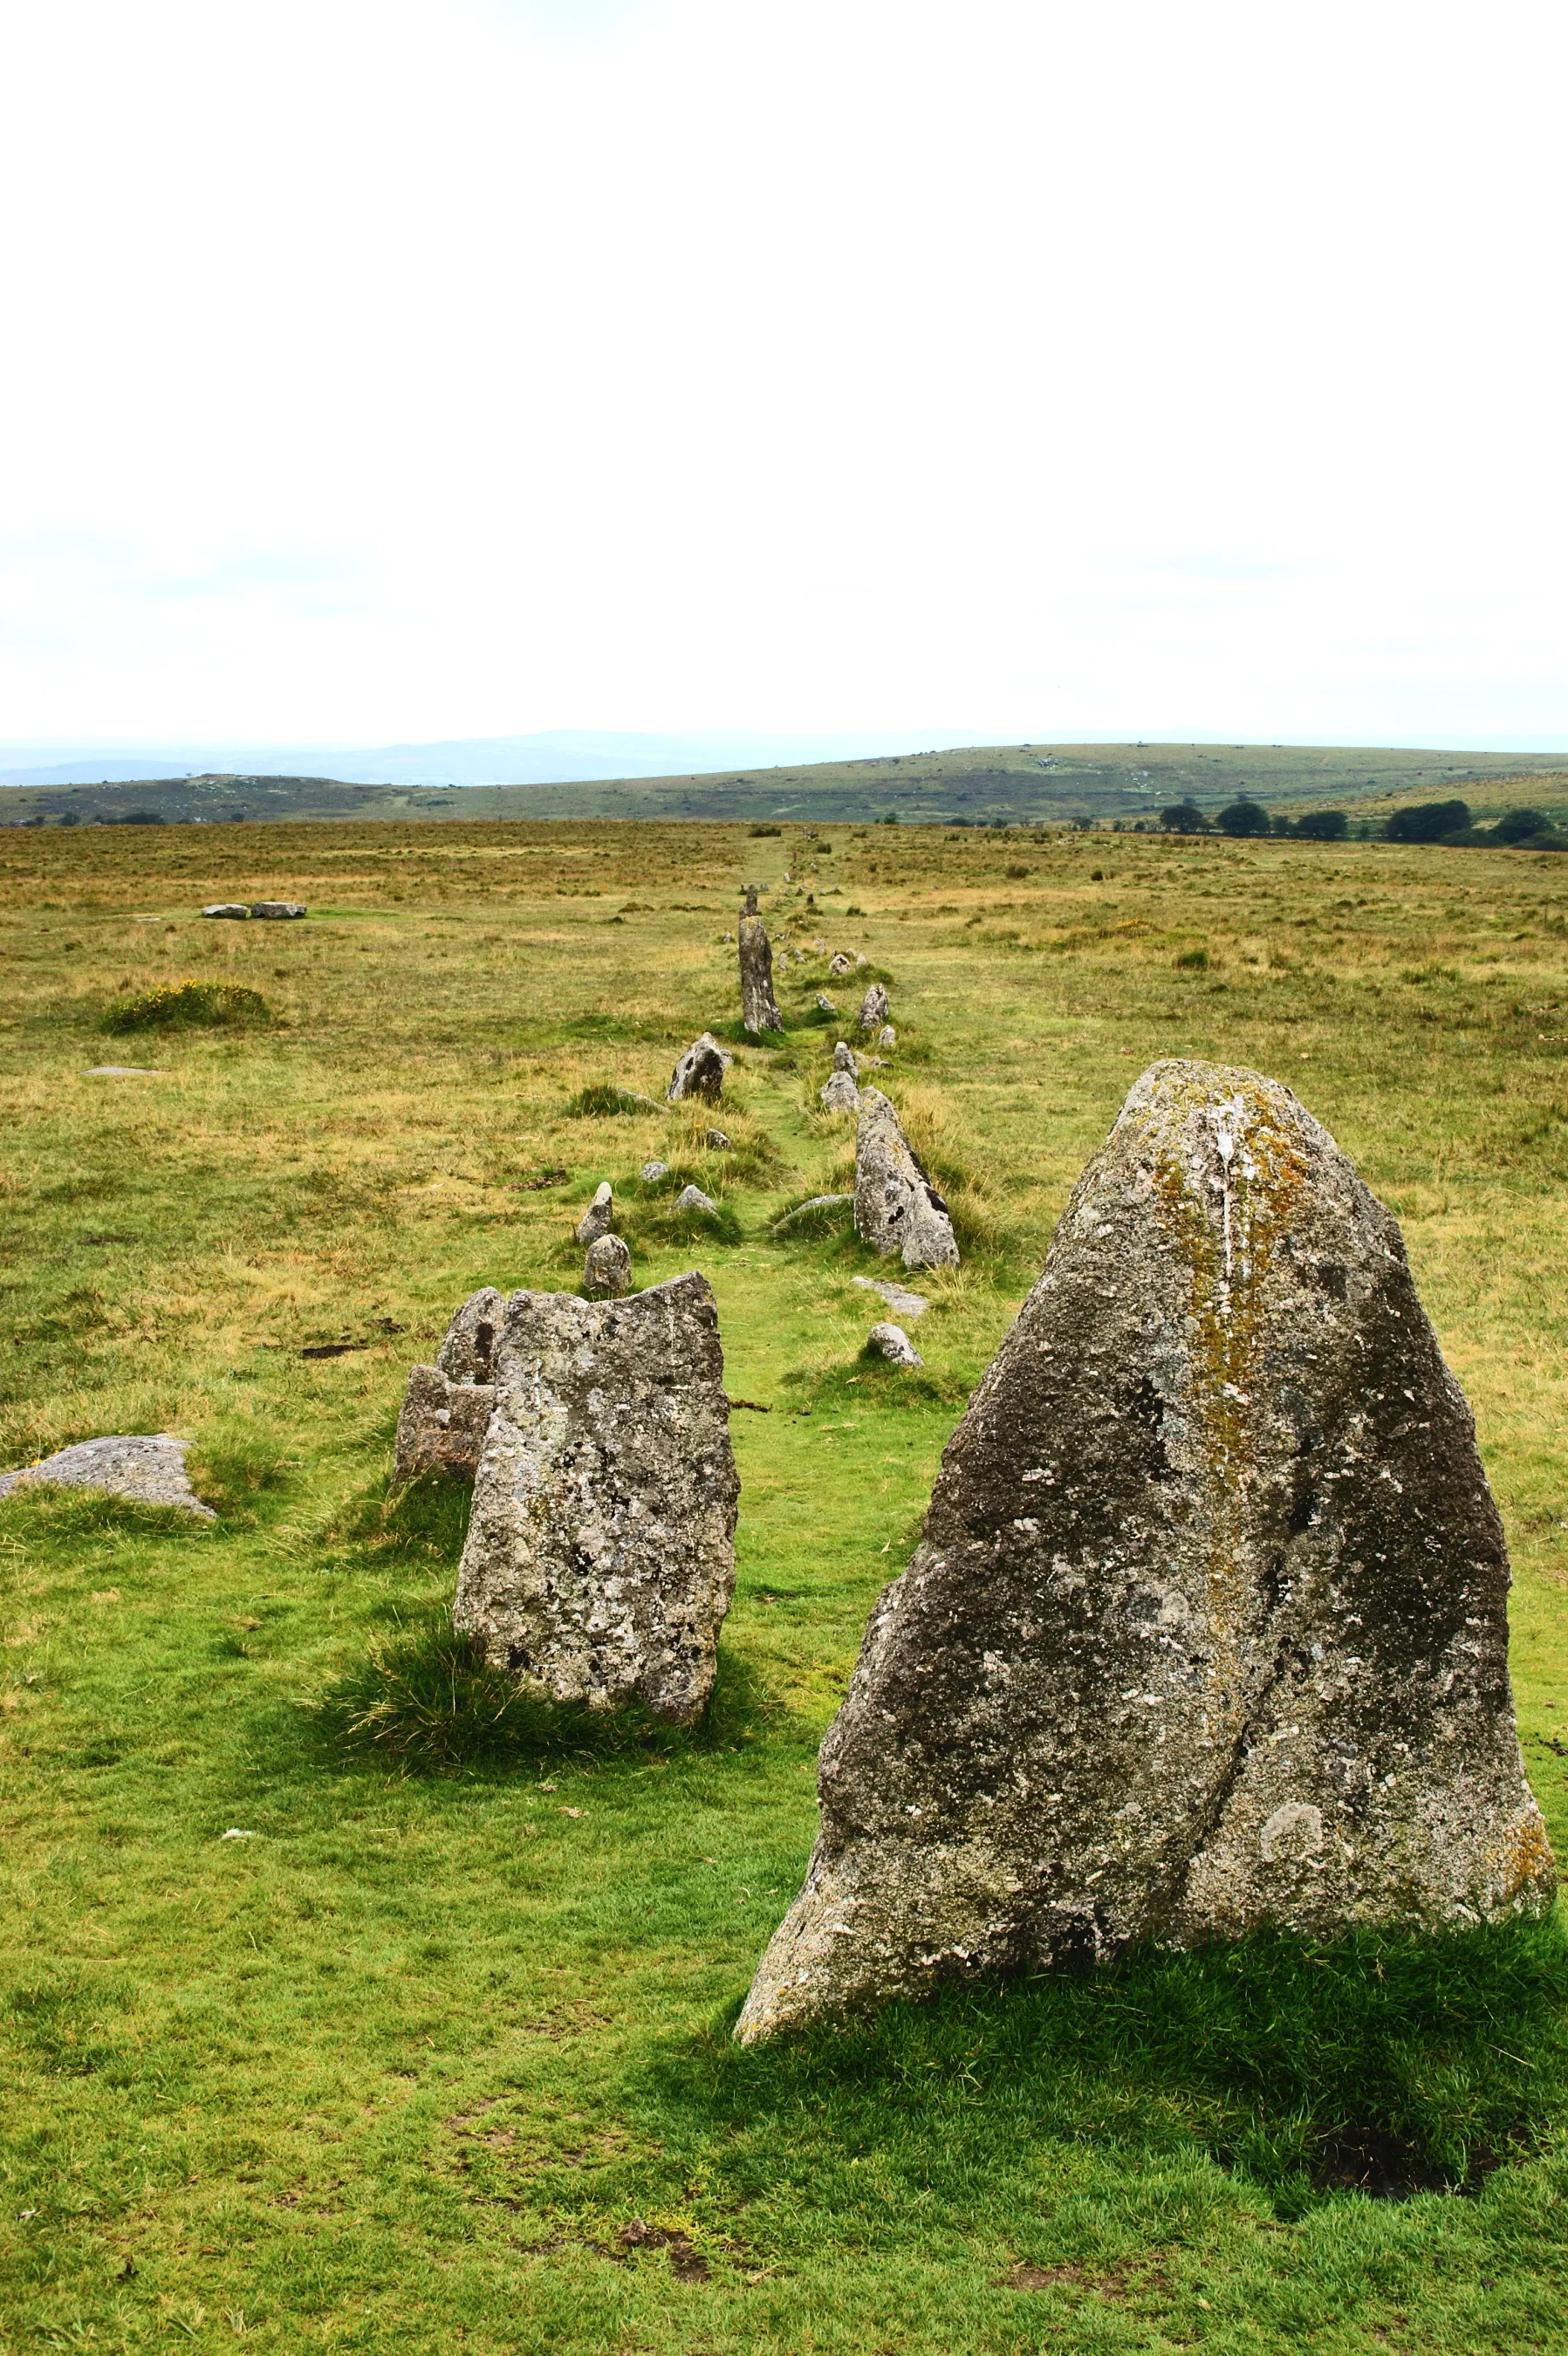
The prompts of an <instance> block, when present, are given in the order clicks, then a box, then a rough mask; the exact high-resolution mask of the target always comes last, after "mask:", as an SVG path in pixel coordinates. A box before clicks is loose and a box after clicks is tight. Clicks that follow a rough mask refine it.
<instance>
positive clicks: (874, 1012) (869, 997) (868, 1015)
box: [860, 981, 887, 1045]
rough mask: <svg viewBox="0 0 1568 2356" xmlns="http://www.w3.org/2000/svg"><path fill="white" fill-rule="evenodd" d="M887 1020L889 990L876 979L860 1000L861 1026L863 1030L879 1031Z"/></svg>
mask: <svg viewBox="0 0 1568 2356" xmlns="http://www.w3.org/2000/svg"><path fill="white" fill-rule="evenodd" d="M886 1020H887V992H886V990H885V989H884V988H883V986H882V984H881V982H879V981H874V982H873V983H872V984H871V986H870V988H869V989H868V990H867V991H866V993H865V997H864V998H863V999H862V1000H861V1001H860V1027H861V1029H862V1030H863V1031H879V1030H880V1029H881V1028H882V1025H883V1024H884V1023H886ZM878 1044H879V1045H880V1044H881V1043H880V1041H879V1042H878Z"/></svg>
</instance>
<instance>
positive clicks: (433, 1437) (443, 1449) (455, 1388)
mask: <svg viewBox="0 0 1568 2356" xmlns="http://www.w3.org/2000/svg"><path fill="white" fill-rule="evenodd" d="M495 1403H496V1394H495V1388H494V1386H493V1385H492V1384H489V1383H474V1382H466V1381H465V1382H454V1381H453V1380H452V1379H451V1377H450V1376H446V1375H444V1374H443V1373H442V1372H441V1369H440V1367H439V1366H411V1367H410V1368H409V1373H408V1382H407V1385H406V1387H405V1388H404V1391H403V1407H402V1409H401V1411H400V1413H399V1416H398V1419H397V1440H396V1442H395V1444H394V1449H393V1454H392V1486H393V1488H394V1489H400V1488H402V1486H403V1483H404V1482H405V1481H413V1480H416V1479H417V1478H418V1476H419V1474H420V1473H422V1472H445V1473H446V1475H447V1477H448V1479H450V1480H456V1481H471V1480H472V1479H473V1478H474V1475H475V1473H476V1472H478V1463H479V1457H480V1454H481V1452H482V1451H483V1449H484V1445H485V1433H486V1432H487V1431H488V1430H489V1421H490V1410H491V1408H493V1407H494V1405H495Z"/></svg>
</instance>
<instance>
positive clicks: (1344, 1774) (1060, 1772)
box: [738, 1062, 1555, 2039]
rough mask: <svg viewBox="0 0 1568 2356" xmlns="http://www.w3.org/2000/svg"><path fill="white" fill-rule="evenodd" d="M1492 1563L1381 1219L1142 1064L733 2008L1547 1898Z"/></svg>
mask: <svg viewBox="0 0 1568 2356" xmlns="http://www.w3.org/2000/svg"><path fill="white" fill-rule="evenodd" d="M1508 1584H1509V1570H1508V1559H1507V1555H1506V1552H1505V1549H1504V1544H1503V1533H1502V1527H1501V1524H1500V1522H1499V1519H1498V1513H1497V1509H1496V1507H1495V1506H1494V1505H1493V1503H1492V1499H1491V1495H1490V1493H1489V1491H1488V1489H1487V1481H1486V1475H1485V1473H1484V1472H1483V1471H1482V1467H1481V1461H1480V1457H1479V1454H1478V1452H1477V1446H1476V1436H1475V1428H1474V1424H1473V1422H1472V1419H1471V1416H1470V1411H1469V1408H1468V1407H1467V1406H1466V1401H1465V1398H1464V1396H1463V1394H1462V1392H1461V1391H1460V1389H1459V1387H1458V1385H1457V1383H1456V1382H1455V1380H1454V1377H1453V1376H1452V1375H1451V1374H1450V1373H1449V1371H1448V1369H1447V1367H1446V1366H1445V1365H1444V1362H1443V1358H1442V1355H1441V1353H1440V1351H1439V1349H1438V1345H1437V1341H1436V1338H1435V1336H1434V1333H1433V1331H1432V1328H1431V1326H1430V1324H1429V1323H1427V1320H1426V1317H1425V1315H1424V1313H1423V1310H1422V1306H1421V1303H1420V1301H1419V1300H1418V1299H1417V1297H1416V1291H1415V1287H1414V1284H1413V1282H1412V1279H1411V1273H1410V1269H1409V1268H1408V1266H1407V1265H1406V1261H1405V1254H1404V1247H1403V1243H1402V1239H1401V1236H1400V1232H1399V1229H1398V1227H1397V1226H1396V1225H1395V1223H1394V1221H1393V1219H1392V1218H1391V1216H1390V1215H1389V1214H1388V1212H1387V1211H1385V1210H1384V1209H1383V1208H1382V1206H1381V1205H1380V1204H1379V1203H1378V1202H1377V1201H1376V1200H1375V1199H1374V1198H1373V1196H1372V1195H1371V1194H1370V1193H1369V1191H1368V1189H1367V1187H1366V1186H1365V1185H1364V1184H1363V1183H1362V1182H1361V1180H1360V1179H1359V1177H1358V1175H1357V1173H1356V1172H1355V1170H1354V1169H1353V1167H1352V1166H1351V1164H1350V1162H1349V1161H1348V1159H1347V1157H1346V1156H1345V1155H1344V1154H1343V1153H1342V1152H1341V1151H1339V1149H1338V1147H1337V1145H1336V1144H1335V1142H1334V1141H1333V1139H1332V1138H1331V1137H1329V1136H1328V1134H1327V1133H1326V1130H1323V1129H1322V1128H1321V1127H1320V1126H1319V1125H1318V1123H1317V1122H1316V1120H1314V1119H1312V1117H1311V1115H1310V1114H1309V1113H1307V1112H1306V1111H1305V1109H1304V1108H1303V1107H1302V1106H1301V1105H1300V1104H1298V1103H1297V1101H1296V1099H1295V1098H1294V1096H1293V1095H1292V1094H1291V1092H1290V1091H1289V1089H1288V1088H1285V1087H1282V1086H1280V1085H1279V1084H1278V1083H1277V1082H1274V1081H1272V1080H1267V1079H1262V1078H1260V1077H1259V1076H1257V1075H1256V1074H1255V1073H1252V1072H1247V1071H1235V1070H1228V1069H1224V1068H1222V1067H1219V1066H1212V1065H1204V1064H1196V1063H1185V1062H1172V1063H1162V1064H1156V1065H1155V1066H1153V1067H1152V1069H1151V1070H1149V1071H1148V1072H1146V1073H1145V1074H1144V1076H1143V1078H1142V1079H1140V1080H1139V1081H1138V1083H1137V1085H1136V1086H1135V1087H1133V1090H1132V1093H1131V1094H1130V1095H1129V1097H1128V1098H1127V1101H1126V1104H1125V1105H1124V1107H1123V1108H1122V1115H1121V1117H1120V1119H1118V1121H1117V1123H1116V1126H1115V1128H1114V1129H1113V1130H1112V1134H1111V1137H1110V1140H1109V1141H1108V1142H1107V1144H1106V1146H1105V1148H1104V1149H1103V1151H1101V1153H1100V1154H1099V1155H1098V1156H1097V1157H1096V1159H1095V1160H1094V1161H1093V1162H1091V1163H1090V1166H1089V1168H1088V1169H1087V1170H1086V1171H1085V1172H1084V1173H1083V1175H1082V1177H1081V1178H1080V1179H1079V1183H1078V1185H1077V1187H1076V1189H1075V1190H1074V1193H1073V1194H1072V1197H1071V1199H1070V1201H1069V1205H1068V1207H1067V1209H1066V1211H1065V1212H1064V1214H1063V1215H1062V1219H1061V1222H1060V1225H1059V1226H1058V1229H1057V1233H1056V1237H1055V1240H1054V1241H1053V1243H1052V1245H1051V1248H1050V1252H1049V1255H1048V1257H1047V1261H1046V1265H1045V1269H1044V1271H1043V1273H1042V1275H1041V1277H1040V1279H1039V1281H1038V1282H1037V1283H1036V1286H1035V1289H1034V1290H1033V1291H1032V1292H1031V1294H1030V1295H1029V1298H1028V1300H1027V1301H1026V1302H1025V1304H1024V1307H1023V1309H1022V1311H1021V1312H1020V1313H1019V1316H1018V1318H1017V1321H1016V1323H1015V1324H1014V1326H1013V1328H1012V1330H1011V1332H1010V1333H1008V1334H1007V1336H1006V1338H1005V1340H1004V1342H1003V1344H1002V1346H1001V1348H1000V1350H999V1351H998V1352H997V1355H996V1356H995V1358H994V1359H993V1362H992V1365H991V1366H990V1368H989V1369H988V1371H987V1373H986V1375H985V1376H984V1378H983V1381H982V1382H981V1384H980V1387H979V1388H978V1389H977V1391H976V1392H975V1394H974V1397H973V1399H972V1402H971V1404H970V1407H969V1408H968V1411H967V1412H966V1414H965V1415H964V1417H963V1419H962V1421H961V1423H960V1425H959V1427H958V1429H957V1430H956V1431H955V1433H954V1435H953V1437H952V1440H950V1443H949V1445H948V1448H947V1451H946V1453H945V1456H944V1458H943V1462H942V1468H941V1472H940V1476H939V1478H938V1482H937V1485H936V1490H935V1494H933V1496H932V1499H931V1503H930V1507H929V1513H928V1515H927V1519H926V1526H925V1533H924V1536H923V1537H922V1539H921V1542H920V1544H919V1546H918V1548H917V1550H916V1552H915V1555H914V1557H913V1558H912V1560H911V1561H910V1563H909V1566H908V1569H907V1570H906V1571H905V1573H904V1575H903V1577H902V1578H901V1579H899V1580H895V1582H894V1583H893V1585H892V1586H890V1587H889V1588H888V1589H887V1590H886V1591H885V1593H884V1594H883V1596H882V1597H881V1599H880V1601H879V1602H878V1603H877V1605H876V1607H875V1611H874V1612H873V1614H872V1617H871V1622H870V1625H869V1627H868V1629H867V1632H866V1635H865V1644H864V1646H863V1649H862V1652H861V1655H860V1660H859V1663H858V1665H857V1666H856V1668H855V1672H854V1678H853V1680H852V1683H851V1686H850V1689H849V1693H848V1696H847V1697H846V1699H845V1701H844V1704H843V1708H842V1709H841V1710H840V1712H839V1715H838V1717H837V1719H835V1721H834V1723H833V1725H832V1728H831V1729H830V1730H829V1732H828V1735H827V1739H826V1740H825V1741H824V1743H823V1745H822V1759H821V1771H820V1790H821V1799H822V1834H821V1838H820V1840H819V1842H818V1845H817V1848H816V1851H815V1854H814V1856H813V1857H812V1859H811V1868H810V1871H809V1873H808V1876H807V1879H806V1884H805V1887H804V1889H803V1890H802V1891H801V1893H800V1897H799V1898H798V1899H797V1901H796V1902H795V1904H794V1906H793V1907H792V1908H791V1909H790V1912H789V1914H788V1916H787V1917H786V1919H785V1921H784V1922H783V1923H782V1924H781V1926H780V1927H779V1931H778V1933H776V1935H775V1937H774V1939H773V1942H772V1944H771V1945H770V1946H769V1948H768V1953H767V1954H766V1956H765V1957H764V1959H763V1962H762V1965H761V1968H760V1969H759V1971H758V1972H757V1978H756V1981H755V1983H754V1985H753V1987H752V1989H751V1993H750V1995H749V1997H748V1998H747V2000H746V2008H745V2010H744V2012H743V2013H742V2015H741V2019H740V2023H739V2029H738V2033H739V2034H740V2035H741V2036H742V2037H743V2038H746V2039H753V2038H757V2037H761V2036H766V2035H768V2034H769V2033H770V2032H772V2031H774V2030H776V2029H780V2028H783V2027H785V2026H786V2025H788V2024H789V2023H792V2022H798V2021H803V2020H805V2019H808V2018H810V2017H811V2016H813V2015H819V2014H823V2013H831V2012H835V2011H839V2010H843V2009H845V2008H852V2007H856V2006H861V2005H865V2004H867V2003H871V2002H874V2001H875V2000H877V1999H879V1998H883V1997H890V1996H894V1995H899V1996H914V1995H918V1994H919V1993H920V1992H922V1991H923V1990H925V1989H928V1988H929V1987H931V1986H932V1985H933V1984H934V1983H936V1982H937V1981H939V1980H941V1979H944V1978H949V1977H954V1976H957V1977H963V1976H978V1975H984V1974H1005V1973H1010V1972H1015V1971H1019V1970H1026V1969H1030V1968H1037V1967H1040V1966H1042V1965H1047V1966H1048V1965H1052V1964H1056V1963H1059V1962H1062V1961H1065V1960H1067V1959H1069V1958H1074V1957H1078V1958H1083V1957H1087V1958H1090V1959H1093V1958H1099V1957H1103V1956H1108V1955H1110V1954H1113V1953H1114V1952H1115V1951H1116V1950H1117V1949H1119V1948H1122V1947H1124V1946H1125V1945H1127V1944H1129V1943H1131V1942H1133V1941H1137V1940H1155V1941H1159V1942H1164V1943H1165V1944H1173V1945H1178V1946H1181V1945H1192V1944H1197V1943H1199V1942H1202V1941H1205V1940H1208V1939H1212V1938H1215V1937H1230V1936H1232V1935H1236V1934H1240V1933H1243V1932H1246V1931H1248V1930H1251V1929H1252V1928H1254V1927H1258V1926H1262V1925H1264V1924H1275V1925H1281V1926H1283V1927H1286V1928H1288V1929H1291V1930H1293V1931H1295V1932H1298V1933H1304V1934H1306V1935H1309V1936H1326V1935H1332V1934H1333V1933H1337V1932H1340V1931H1342V1930H1344V1929H1346V1928H1347V1927H1348V1926H1351V1925H1358V1924H1377V1925H1383V1926H1388V1927H1397V1928H1399V1929H1402V1930H1433V1931H1437V1930H1452V1929H1454V1928H1455V1927H1461V1926H1466V1925H1476V1924H1481V1923H1491V1922H1501V1921H1506V1920H1507V1919H1509V1918H1510V1917H1514V1916H1520V1915H1539V1914H1541V1913H1542V1912H1545V1911H1546V1909H1547V1908H1548V1907H1549V1906H1550V1904H1551V1902H1552V1893H1553V1890H1554V1887H1555V1871H1554V1868H1553V1864H1552V1854H1551V1851H1550V1848H1549V1847H1548V1844H1547V1840H1546V1836H1545V1832H1544V1829H1543V1827H1542V1824H1541V1815H1540V1811H1539V1810H1538V1808H1537V1806H1536V1804H1535V1801H1534V1799H1533V1797H1532V1796H1531V1794H1530V1788H1529V1785H1528V1783H1526V1781H1525V1776H1524V1771H1523V1766H1522V1763H1521V1761H1520V1748H1519V1740H1518V1736H1517V1733H1516V1730H1515V1725H1514V1714H1513V1703H1512V1697H1511V1694H1510V1690H1509V1676H1508V1663H1507V1645H1508V1625H1507V1609H1506V1607H1507V1594H1508Z"/></svg>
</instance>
